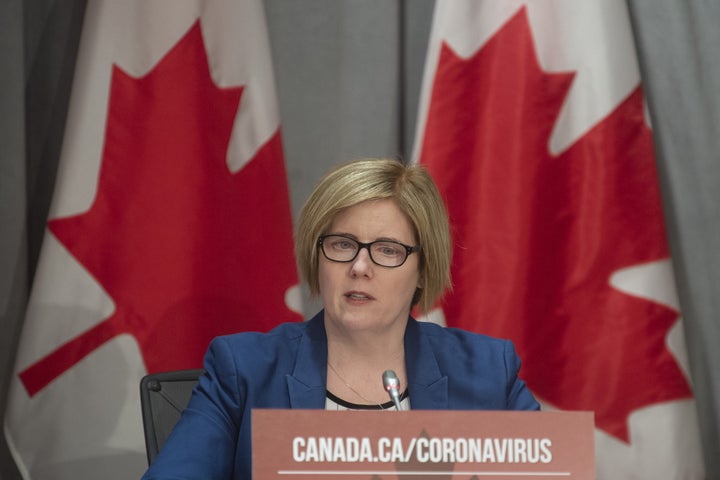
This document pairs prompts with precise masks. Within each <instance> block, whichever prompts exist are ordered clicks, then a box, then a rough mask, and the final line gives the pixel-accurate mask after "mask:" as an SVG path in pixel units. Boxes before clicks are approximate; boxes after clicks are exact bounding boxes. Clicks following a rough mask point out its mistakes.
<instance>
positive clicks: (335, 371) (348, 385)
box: [327, 360, 385, 410]
mask: <svg viewBox="0 0 720 480" xmlns="http://www.w3.org/2000/svg"><path fill="white" fill-rule="evenodd" d="M327 364H328V367H330V370H332V371H333V373H334V374H335V375H337V377H338V378H339V379H340V381H341V382H343V383H344V384H345V386H346V387H348V388H349V389H350V390H352V391H353V393H355V395H357V396H358V397H360V398H362V399H363V400H365V402H367V403H368V404H369V405H373V404H375V405H377V406H378V407H380V410H385V407H383V406H382V404H381V403H377V402H373V401H372V400H368V399H367V398H365V397H364V396H363V394H362V393H360V392H358V391H357V390H355V389H354V388H353V387H352V385H350V384H349V383H348V382H347V381H346V380H345V379H344V378H343V377H342V376H341V375H340V374H339V373H338V371H337V370H335V367H333V366H332V363H330V361H329V360H328V362H327Z"/></svg>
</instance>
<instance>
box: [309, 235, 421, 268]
mask: <svg viewBox="0 0 720 480" xmlns="http://www.w3.org/2000/svg"><path fill="white" fill-rule="evenodd" d="M318 246H319V247H320V250H322V253H323V255H325V258H327V259H328V260H330V261H333V262H341V263H347V262H352V261H353V260H355V257H357V256H358V253H360V249H362V248H367V251H368V253H369V254H370V260H372V261H373V263H375V264H377V265H380V266H381V267H389V268H396V267H399V266H401V265H402V264H403V263H405V260H407V257H408V255H410V254H411V253H413V252H417V251H419V250H420V245H415V246H414V247H411V246H408V245H405V244H403V243H400V242H395V241H393V240H375V241H374V242H370V243H362V242H358V241H357V240H355V239H354V238H351V237H348V236H345V235H323V236H321V237H320V238H319V239H318Z"/></svg>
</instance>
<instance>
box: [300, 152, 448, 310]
mask: <svg viewBox="0 0 720 480" xmlns="http://www.w3.org/2000/svg"><path fill="white" fill-rule="evenodd" d="M380 199H392V200H394V201H395V203H396V204H397V206H398V207H399V208H400V210H401V211H402V212H403V213H404V214H405V215H406V216H407V217H408V219H409V220H410V222H411V223H412V225H413V228H414V230H415V232H414V233H415V236H416V239H417V241H418V244H419V245H420V247H421V250H420V252H419V254H420V262H419V270H420V285H421V288H419V289H418V291H417V292H416V294H415V297H414V298H413V305H415V304H417V305H418V307H419V308H420V310H421V311H423V312H427V311H429V310H430V309H431V308H432V307H433V305H434V304H435V302H436V301H437V300H438V299H439V298H440V296H441V295H442V293H443V292H444V291H445V289H447V288H451V284H450V262H451V259H452V243H451V239H450V227H449V223H448V215H447V211H446V210H445V204H444V203H443V201H442V197H441V196H440V193H439V192H438V190H437V187H436V186H435V183H434V182H433V180H432V178H431V177H430V174H429V173H428V171H427V170H426V169H425V168H424V167H423V166H422V165H406V164H403V163H402V162H401V161H399V160H395V159H385V158H377V159H375V158H365V159H360V160H355V161H352V162H348V163H344V164H342V165H339V166H337V167H335V168H333V169H332V170H330V171H329V172H328V173H327V174H325V176H323V177H322V178H321V179H320V181H319V182H318V184H317V186H316V187H315V189H314V190H313V192H312V193H311V194H310V197H309V198H308V200H307V202H306V203H305V205H304V206H303V208H302V210H301V211H300V217H299V219H298V225H297V230H296V233H295V257H296V258H297V262H298V269H299V271H300V275H302V277H303V278H304V279H305V281H306V282H307V283H308V286H309V288H310V293H311V295H313V296H314V297H316V296H318V295H319V294H320V284H319V279H318V239H319V238H320V236H321V235H324V234H326V233H328V229H329V228H330V225H331V224H332V222H333V220H334V219H335V217H336V216H337V215H338V213H340V212H341V211H342V210H343V209H346V208H348V207H351V206H353V205H357V204H358V203H361V202H364V201H367V200H380Z"/></svg>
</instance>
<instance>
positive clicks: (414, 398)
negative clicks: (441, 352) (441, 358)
mask: <svg viewBox="0 0 720 480" xmlns="http://www.w3.org/2000/svg"><path fill="white" fill-rule="evenodd" d="M405 365H406V368H407V374H408V390H409V392H410V408H412V409H413V410H416V409H417V410H446V409H447V408H448V405H449V402H448V378H447V375H443V374H442V372H441V371H440V367H439V366H438V364H437V360H436V358H435V352H434V351H433V349H432V346H431V345H430V341H429V340H428V339H427V337H426V336H425V335H423V334H422V332H421V331H420V325H418V322H417V320H415V319H414V318H412V317H410V318H409V319H408V325H407V328H406V329H405Z"/></svg>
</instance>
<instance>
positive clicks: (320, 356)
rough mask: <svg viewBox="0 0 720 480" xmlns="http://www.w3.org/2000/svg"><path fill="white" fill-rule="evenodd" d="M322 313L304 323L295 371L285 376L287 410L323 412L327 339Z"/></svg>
mask: <svg viewBox="0 0 720 480" xmlns="http://www.w3.org/2000/svg"><path fill="white" fill-rule="evenodd" d="M323 322H324V320H323V312H322V311H321V312H320V313H318V314H317V315H315V316H314V317H313V318H312V319H310V320H308V325H307V329H306V330H305V333H304V334H303V335H302V337H300V345H299V346H298V352H297V357H296V360H295V369H294V370H293V373H292V375H286V381H287V387H288V392H289V395H290V408H325V392H326V384H327V382H326V370H327V369H326V367H325V366H326V365H327V336H326V335H325V325H324V323H323Z"/></svg>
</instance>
